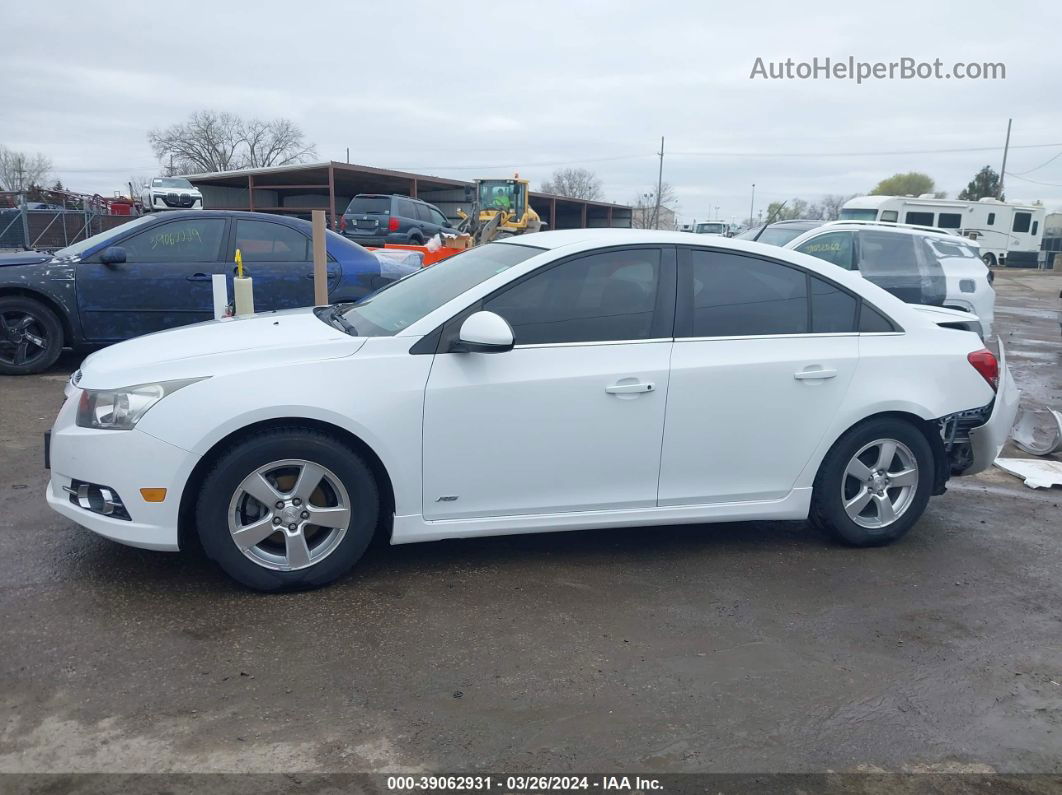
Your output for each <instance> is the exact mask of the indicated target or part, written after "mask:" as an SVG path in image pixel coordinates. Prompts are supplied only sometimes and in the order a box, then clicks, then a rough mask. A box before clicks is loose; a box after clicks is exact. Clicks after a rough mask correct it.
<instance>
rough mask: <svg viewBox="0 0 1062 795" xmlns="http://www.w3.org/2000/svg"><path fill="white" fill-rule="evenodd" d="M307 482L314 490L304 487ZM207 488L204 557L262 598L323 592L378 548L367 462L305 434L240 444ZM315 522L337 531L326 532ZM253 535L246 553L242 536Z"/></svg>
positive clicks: (260, 436)
mask: <svg viewBox="0 0 1062 795" xmlns="http://www.w3.org/2000/svg"><path fill="white" fill-rule="evenodd" d="M258 473H261V474H262V475H264V476H265V479H263V478H261V477H258ZM306 477H309V478H310V480H308V481H307V483H308V484H309V486H308V487H307V486H304V485H302V484H301V483H300V482H299V481H300V479H305V478H306ZM202 483H203V486H202V490H201V492H200V494H199V497H198V500H197V503H196V514H195V516H196V528H197V531H198V534H199V539H200V541H201V542H202V545H203V549H204V550H205V551H206V553H207V555H208V556H209V557H210V558H211V559H213V560H214V561H215V562H217V563H218V565H219V566H221V568H222V569H223V570H224V571H225V573H226V574H228V575H229V576H230V577H232V578H233V579H234V580H236V581H237V582H240V583H242V584H243V585H246V586H247V587H248V588H253V589H255V590H257V591H288V590H298V589H306V588H317V587H320V586H322V585H327V584H328V583H330V582H332V581H334V580H336V579H337V578H339V577H341V576H343V575H344V574H346V573H347V572H349V571H350V570H351V569H352V568H353V566H354V564H355V563H357V561H358V560H359V559H360V558H361V556H362V554H363V553H364V552H365V549H366V547H368V545H369V542H370V541H371V540H372V537H373V533H374V531H375V529H376V524H377V519H378V517H379V514H380V496H379V490H378V489H377V486H376V480H375V478H374V477H373V474H372V471H371V470H370V469H369V467H368V466H367V465H366V463H365V462H364V461H363V460H362V458H361V456H359V455H358V453H357V452H355V451H354V450H352V449H350V448H349V447H348V446H347V445H345V444H343V443H342V442H339V441H336V440H335V439H334V438H332V437H330V436H328V435H326V434H324V433H321V432H319V431H315V430H311V429H309V428H302V427H298V426H288V427H281V428H271V429H268V430H264V431H261V432H260V433H257V434H256V435H254V436H253V437H250V438H248V439H245V440H244V441H242V442H239V443H237V444H236V445H235V446H233V447H232V448H231V449H229V450H228V451H226V452H225V453H224V454H223V455H222V456H221V457H220V458H219V459H218V461H217V463H215V465H214V466H213V467H212V468H211V470H210V471H209V472H208V473H207V474H206V476H205V477H204V479H203V481H202ZM251 491H254V492H255V493H257V494H259V496H261V497H262V498H263V500H270V501H272V504H271V505H266V504H265V502H264V501H260V500H258V499H256V498H255V497H254V496H252V495H251V493H250V492H251ZM273 498H275V499H273ZM278 502H280V503H283V507H281V508H278V506H277V503H278ZM344 508H345V509H346V514H345V516H344V515H343V509H344ZM322 511H323V513H322ZM328 512H331V515H328ZM315 513H316V516H314V514H315ZM314 518H318V519H319V520H321V521H327V523H328V524H321V525H316V524H314V522H313V519H314ZM278 519H279V520H280V523H279V525H278V524H277V520H278ZM332 524H335V526H329V525H332ZM248 530H249V531H250V532H249V533H247V535H245V541H244V542H243V544H242V547H241V546H240V545H238V543H237V541H236V539H235V538H234V534H235V533H238V532H246V531H248ZM263 533H264V534H265V535H264V536H263ZM260 536H263V537H261V538H259V537H260ZM300 538H301V539H302V542H300V541H299V539H300Z"/></svg>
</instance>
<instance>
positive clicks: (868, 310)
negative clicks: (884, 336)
mask: <svg viewBox="0 0 1062 795" xmlns="http://www.w3.org/2000/svg"><path fill="white" fill-rule="evenodd" d="M895 330H896V329H894V328H893V325H892V323H890V322H889V320H888V318H886V317H885V316H884V315H883V314H881V312H879V311H878V310H876V309H875V308H874V307H872V306H871V305H870V304H868V303H867V302H866V301H864V302H863V306H862V307H860V309H859V331H860V333H863V334H874V333H880V332H883V331H895Z"/></svg>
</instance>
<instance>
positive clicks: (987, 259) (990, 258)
mask: <svg viewBox="0 0 1062 795" xmlns="http://www.w3.org/2000/svg"><path fill="white" fill-rule="evenodd" d="M981 259H982V260H984V263H985V265H986V266H988V267H989V268H994V267H996V257H995V255H994V254H985V255H984V256H983V257H981Z"/></svg>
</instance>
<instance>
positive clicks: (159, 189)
mask: <svg viewBox="0 0 1062 795" xmlns="http://www.w3.org/2000/svg"><path fill="white" fill-rule="evenodd" d="M140 203H141V204H142V205H143V207H144V212H146V213H149V212H152V211H155V210H202V209H203V194H202V193H200V192H199V188H197V187H195V186H194V185H192V183H191V182H189V181H188V180H186V179H185V178H184V177H155V178H154V179H153V180H151V182H149V183H148V184H147V185H145V186H144V188H143V190H141V192H140Z"/></svg>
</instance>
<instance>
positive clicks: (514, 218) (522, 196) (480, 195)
mask: <svg viewBox="0 0 1062 795" xmlns="http://www.w3.org/2000/svg"><path fill="white" fill-rule="evenodd" d="M530 190H531V185H530V183H529V182H528V181H527V180H526V179H520V176H519V175H516V176H514V177H513V178H512V179H477V180H476V186H475V188H474V191H475V192H474V194H473V195H472V196H470V197H469V198H470V199H471V201H472V212H471V213H470V214H466V213H465V212H464V211H463V210H460V209H459V210H458V211H457V214H458V215H459V216H460V217H461V222H460V223H459V224H458V227H457V228H458V231H461V232H467V233H468V234H470V235H471V236H472V243H473V245H479V244H480V243H489V242H490V241H492V240H501V239H503V238H506V237H512V236H513V235H523V234H527V233H529V232H539V231H541V230H542V229H543V228H545V226H546V224H545V223H543V221H542V219H541V218H540V217H539V215H538V213H536V212H535V211H534V210H532V209H531V202H530V201H529V199H528V194H529V193H530Z"/></svg>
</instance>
